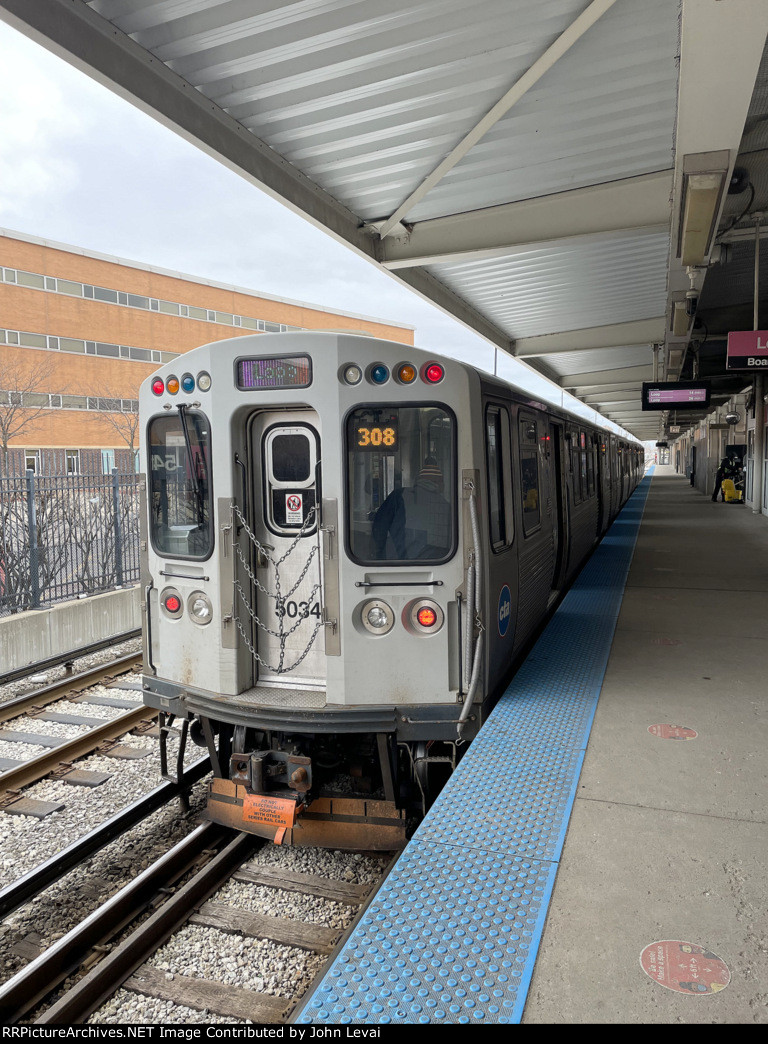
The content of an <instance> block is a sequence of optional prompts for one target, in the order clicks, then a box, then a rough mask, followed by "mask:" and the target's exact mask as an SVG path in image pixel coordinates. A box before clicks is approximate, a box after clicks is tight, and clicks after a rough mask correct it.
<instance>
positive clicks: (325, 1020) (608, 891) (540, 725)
mask: <svg viewBox="0 0 768 1044" xmlns="http://www.w3.org/2000/svg"><path fill="white" fill-rule="evenodd" d="M767 589H768V523H767V522H766V520H765V519H764V518H760V517H756V516H754V515H753V514H752V512H751V510H750V509H749V508H747V507H745V506H743V505H736V504H723V503H713V502H712V501H711V500H710V499H709V497H704V496H702V494H701V493H699V492H698V491H696V490H695V489H693V488H692V487H691V486H690V485H689V484H688V482H687V481H686V480H685V479H683V478H681V477H679V476H677V475H675V474H674V472H673V471H672V469H671V468H669V467H657V468H656V469H655V471H654V473H653V475H648V476H646V478H645V479H644V480H643V482H642V483H641V485H640V486H639V487H638V489H637V490H636V492H635V493H634V495H633V496H632V498H631V499H630V501H629V502H628V504H627V505H626V506H625V508H624V510H623V511H622V512H621V514H620V515H619V517H618V518H617V520H616V521H615V522H614V525H613V526H612V527H611V530H610V531H609V533H608V534H607V535H606V537H605V539H604V540H603V541H602V543H601V544H600V546H599V548H598V549H597V551H596V552H595V554H594V555H593V556H592V558H591V559H590V561H589V562H588V563H587V565H586V566H585V568H584V569H583V570H582V572H581V574H580V575H579V577H578V578H577V581H576V583H575V584H574V586H573V587H572V588H571V590H570V591H569V593H568V595H567V596H566V598H565V599H564V600H563V602H562V603H561V605H560V608H559V609H558V611H557V613H556V614H555V615H554V617H553V618H552V620H551V621H550V623H549V624H548V626H547V628H546V629H545V630H544V632H543V634H542V636H541V638H540V639H539V641H538V642H537V644H536V646H535V647H534V648H533V650H532V652H531V654H530V655H529V657H528V658H527V660H526V661H525V663H524V664H523V665H522V667H521V668H520V670H519V671H518V673H517V674H516V676H515V678H514V679H513V681H512V683H511V685H510V687H509V689H508V690H507V692H506V693H505V695H504V697H503V698H502V700H501V701H500V703H499V705H498V707H497V708H496V709H495V711H494V713H493V715H492V716H491V718H490V720H489V721H488V723H487V724H486V725H485V726H484V728H483V730H482V731H481V733H480V735H479V736H478V738H477V739H476V740H475V741H474V743H473V744H472V746H471V747H470V749H469V751H468V752H467V754H466V755H465V757H464V759H463V760H462V762H461V763H460V765H459V768H458V769H457V771H456V772H455V773H454V775H453V777H452V778H451V780H450V781H449V783H448V784H447V786H446V787H445V789H444V790H443V792H442V794H441V795H440V797H439V799H438V801H437V802H436V803H435V806H434V807H433V809H432V810H431V812H430V815H429V816H428V817H427V819H426V820H425V822H424V823H422V824H421V826H420V827H419V829H418V830H417V832H416V834H415V835H414V837H413V839H412V840H411V842H410V843H409V845H408V846H407V848H406V849H405V851H404V852H403V855H402V856H401V858H400V860H399V861H398V864H397V865H396V867H395V868H394V870H393V871H392V872H391V874H390V876H389V878H388V879H387V881H386V882H385V885H384V886H383V888H382V889H381V890H380V892H379V893H378V895H377V896H376V898H375V899H374V900H373V902H372V903H371V905H370V906H369V907H368V909H367V910H366V911H365V913H364V914H363V916H362V917H361V919H360V920H359V922H358V924H357V926H356V928H355V929H354V931H353V933H352V934H351V936H350V938H349V939H348V940H347V942H346V944H345V946H344V948H343V950H342V952H341V954H340V956H339V957H338V958H337V959H336V961H335V962H334V963H333V965H332V966H331V968H330V969H329V971H328V972H327V973H326V975H325V977H324V978H323V979H322V981H321V982H320V983H319V984H318V985H317V987H316V989H315V990H314V991H313V993H312V995H311V996H310V997H309V998H308V999H307V1000H305V1002H304V1005H303V1007H302V1009H301V1010H300V1011H299V1012H298V1013H297V1015H296V1016H295V1021H296V1022H297V1023H298V1024H302V1023H310V1022H311V1023H322V1024H326V1025H333V1024H341V1023H366V1024H384V1023H395V1024H397V1023H401V1024H406V1023H430V1024H449V1023H456V1024H468V1023H469V1024H475V1025H484V1026H486V1027H487V1026H490V1025H493V1024H509V1023H521V1022H522V1023H528V1024H537V1023H549V1024H556V1023H561V1024H575V1023H624V1024H627V1023H636V1024H646V1023H647V1024H652V1023H683V1024H686V1023H693V1024H698V1023H709V1024H712V1023H723V1024H734V1023H738V1024H749V1023H754V1024H763V1023H765V1022H766V1021H768V914H767V913H766V911H767V910H768V883H767V882H766V875H765V872H764V867H765V863H766V857H767V856H768V788H766V765H767V764H768V756H767V755H766V751H768V718H767V717H766V713H765V712H766V709H768V686H767V685H766V677H767V676H768V672H767V671H766V659H767V658H768V655H767V654H766V642H765V635H766V633H767V632H768V598H766V590H767Z"/></svg>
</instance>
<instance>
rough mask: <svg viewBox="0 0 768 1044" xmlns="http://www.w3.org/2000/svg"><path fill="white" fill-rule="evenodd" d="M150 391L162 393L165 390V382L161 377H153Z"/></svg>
mask: <svg viewBox="0 0 768 1044" xmlns="http://www.w3.org/2000/svg"><path fill="white" fill-rule="evenodd" d="M152 391H153V392H154V393H155V395H162V394H163V392H164V391H165V382H164V381H163V378H162V377H155V379H154V380H153V381H152Z"/></svg>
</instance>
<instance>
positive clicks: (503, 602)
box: [498, 584, 512, 638]
mask: <svg viewBox="0 0 768 1044" xmlns="http://www.w3.org/2000/svg"><path fill="white" fill-rule="evenodd" d="M511 619H512V595H511V594H510V592H509V588H508V587H507V585H506V584H504V586H503V587H502V589H501V591H500V593H499V617H498V623H499V635H500V636H501V637H502V638H503V637H504V635H505V634H506V633H507V631H508V630H509V621H510V620H511Z"/></svg>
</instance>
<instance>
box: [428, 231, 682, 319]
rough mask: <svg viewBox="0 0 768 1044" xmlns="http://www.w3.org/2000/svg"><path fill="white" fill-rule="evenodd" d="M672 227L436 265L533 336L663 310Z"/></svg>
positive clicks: (461, 289)
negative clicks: (479, 259)
mask: <svg viewBox="0 0 768 1044" xmlns="http://www.w3.org/2000/svg"><path fill="white" fill-rule="evenodd" d="M668 252H669V236H668V235H667V234H666V233H652V234H643V233H639V232H636V233H630V234H627V235H623V236H594V237H590V238H589V239H587V240H575V241H573V242H571V243H564V244H561V245H557V246H547V245H543V246H540V247H536V248H531V249H527V250H519V251H516V252H515V253H514V254H511V255H509V256H506V257H496V258H491V259H488V260H484V261H473V262H469V263H466V264H462V263H456V264H452V263H448V264H443V265H433V266H430V268H429V271H430V272H431V273H432V274H433V275H435V276H436V277H437V278H438V279H440V280H441V281H442V282H443V283H445V284H446V285H447V286H449V287H450V288H451V289H452V290H453V291H454V292H455V293H457V294H459V295H460V296H461V297H463V298H465V299H466V300H468V301H470V302H471V303H472V304H473V305H474V306H475V307H476V308H479V309H482V311H483V312H484V313H485V314H486V315H488V316H490V317H491V318H492V319H493V321H494V322H495V323H496V324H497V325H498V326H499V327H501V328H502V329H503V330H506V331H507V332H508V333H509V335H510V337H512V338H516V337H534V336H536V335H538V334H545V333H550V332H551V331H553V330H578V329H583V328H585V327H592V326H606V325H609V324H611V323H616V322H627V321H631V320H633V319H643V318H645V317H647V316H653V315H663V314H664V309H665V304H666V262H667V254H668Z"/></svg>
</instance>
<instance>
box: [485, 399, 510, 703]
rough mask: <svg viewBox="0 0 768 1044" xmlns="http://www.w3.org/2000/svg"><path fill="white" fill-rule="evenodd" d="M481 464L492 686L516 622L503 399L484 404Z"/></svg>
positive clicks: (506, 659)
mask: <svg viewBox="0 0 768 1044" xmlns="http://www.w3.org/2000/svg"><path fill="white" fill-rule="evenodd" d="M485 468H486V489H487V501H486V502H487V509H486V510H485V511H484V512H483V514H484V515H485V518H481V525H483V524H484V525H486V526H487V530H488V538H487V539H488V542H489V545H490V555H489V557H488V566H487V575H488V589H489V590H488V601H489V617H490V619H489V626H488V628H487V635H488V638H487V641H488V665H489V678H490V684H491V686H493V685H495V684H496V682H497V681H498V680H499V679H500V678H501V677H503V676H504V675H505V674H506V672H507V671H508V669H509V664H510V659H511V656H512V650H513V648H514V644H515V632H516V628H517V603H518V577H517V562H516V555H515V548H516V546H517V545H516V534H515V510H514V485H513V469H512V428H511V422H510V416H509V411H508V408H507V405H506V404H505V403H501V402H486V404H485ZM494 617H495V619H494Z"/></svg>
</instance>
